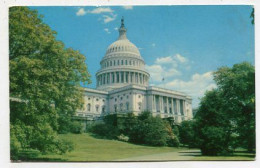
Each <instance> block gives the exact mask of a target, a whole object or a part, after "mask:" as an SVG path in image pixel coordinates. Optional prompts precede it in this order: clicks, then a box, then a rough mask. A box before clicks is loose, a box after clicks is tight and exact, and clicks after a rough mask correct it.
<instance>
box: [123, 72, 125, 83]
mask: <svg viewBox="0 0 260 168" xmlns="http://www.w3.org/2000/svg"><path fill="white" fill-rule="evenodd" d="M123 74H124V83H126V72H123Z"/></svg>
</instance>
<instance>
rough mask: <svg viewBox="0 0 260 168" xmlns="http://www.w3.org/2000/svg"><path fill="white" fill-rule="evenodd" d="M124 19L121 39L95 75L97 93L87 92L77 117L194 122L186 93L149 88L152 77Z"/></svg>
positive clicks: (120, 33)
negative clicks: (121, 116) (131, 116)
mask: <svg viewBox="0 0 260 168" xmlns="http://www.w3.org/2000/svg"><path fill="white" fill-rule="evenodd" d="M126 32H127V29H126V28H125V25H124V19H123V18H122V19H121V26H120V28H119V37H118V39H117V40H116V41H115V42H113V43H112V44H111V45H110V46H109V47H108V48H107V50H106V53H105V56H104V57H103V59H102V60H101V61H100V66H101V67H100V69H99V70H98V71H97V73H96V89H90V88H84V89H85V94H84V101H85V103H84V107H83V108H82V109H81V110H78V111H77V113H76V116H77V117H85V118H88V119H89V120H95V119H98V118H101V117H103V116H105V115H108V114H125V113H129V112H132V113H134V114H135V115H138V114H140V113H141V112H143V111H149V112H151V113H152V115H153V116H160V117H161V118H168V117H172V118H174V120H175V122H176V123H180V122H182V121H183V120H188V119H191V118H192V117H193V116H192V99H191V97H190V96H188V95H186V94H185V93H182V92H178V91H174V90H169V89H164V88H159V87H155V86H149V78H150V74H149V73H148V72H147V71H146V70H145V61H144V59H143V58H142V56H141V54H140V52H139V50H138V48H137V47H136V46H135V45H134V44H133V43H132V42H130V41H129V40H128V38H127V36H126Z"/></svg>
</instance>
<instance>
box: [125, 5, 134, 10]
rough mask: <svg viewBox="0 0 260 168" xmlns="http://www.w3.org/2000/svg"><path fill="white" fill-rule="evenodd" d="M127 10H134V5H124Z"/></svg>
mask: <svg viewBox="0 0 260 168" xmlns="http://www.w3.org/2000/svg"><path fill="white" fill-rule="evenodd" d="M122 7H123V8H124V9H125V10H132V9H133V6H122Z"/></svg>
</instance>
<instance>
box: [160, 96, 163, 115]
mask: <svg viewBox="0 0 260 168" xmlns="http://www.w3.org/2000/svg"><path fill="white" fill-rule="evenodd" d="M162 109H163V97H162V96H160V113H162V111H163V110H162Z"/></svg>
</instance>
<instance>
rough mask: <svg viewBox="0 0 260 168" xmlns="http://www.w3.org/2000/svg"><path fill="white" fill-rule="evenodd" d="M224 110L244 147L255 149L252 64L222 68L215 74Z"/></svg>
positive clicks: (253, 74)
mask: <svg viewBox="0 0 260 168" xmlns="http://www.w3.org/2000/svg"><path fill="white" fill-rule="evenodd" d="M214 80H215V81H216V83H217V85H218V87H219V90H220V93H221V97H222V99H223V100H225V101H224V102H223V108H224V109H223V110H224V111H225V113H226V114H228V117H229V118H230V120H231V121H232V124H233V125H234V126H235V128H236V130H235V131H236V133H237V134H238V135H239V137H238V138H239V142H240V145H241V146H242V147H245V148H247V149H248V150H249V151H253V150H254V149H255V68H254V66H252V65H251V64H250V63H247V62H243V63H241V64H235V65H234V66H233V67H232V68H228V67H222V68H220V69H219V70H218V71H217V72H215V73H214Z"/></svg>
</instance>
